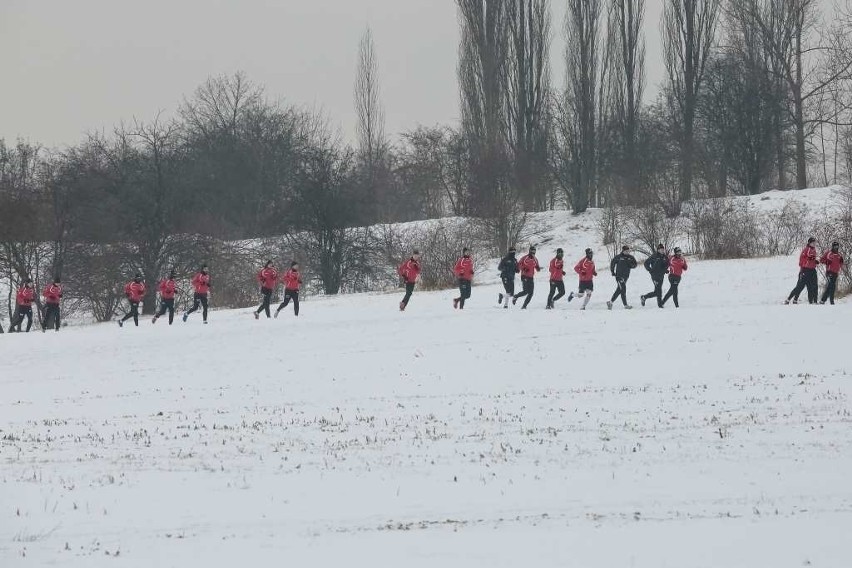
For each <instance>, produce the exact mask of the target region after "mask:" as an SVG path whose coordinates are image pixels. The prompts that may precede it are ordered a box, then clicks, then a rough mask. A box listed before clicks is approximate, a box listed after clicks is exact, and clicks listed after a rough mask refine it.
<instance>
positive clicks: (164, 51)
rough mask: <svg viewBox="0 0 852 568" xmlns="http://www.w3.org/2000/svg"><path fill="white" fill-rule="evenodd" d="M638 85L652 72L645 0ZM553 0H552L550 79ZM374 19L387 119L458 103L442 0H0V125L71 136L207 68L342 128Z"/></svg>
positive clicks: (557, 30)
mask: <svg viewBox="0 0 852 568" xmlns="http://www.w3.org/2000/svg"><path fill="white" fill-rule="evenodd" d="M647 4H648V14H647V17H646V23H645V32H646V38H647V41H648V75H649V77H648V78H649V90H650V91H652V92H653V91H656V88H655V84H656V83H657V82H658V81H659V80H660V79H661V77H662V70H661V65H660V64H659V62H658V61H659V31H658V29H659V26H658V22H659V15H660V10H661V8H660V6H661V4H662V0H649V1H648V3H647ZM563 5H564V0H552V6H553V12H554V13H553V17H554V45H553V47H552V57H553V72H554V80H555V81H557V82H558V83H559V84H561V82H562V80H563V76H564V71H563V65H562V63H561V60H562V56H561V53H562V41H561V34H562V32H561V28H562V18H563V14H564V7H563ZM367 25H369V26H371V27H372V29H373V34H374V37H375V42H376V48H377V52H378V58H379V66H380V79H381V83H382V95H383V102H384V105H385V109H386V116H387V131H388V133H389V134H396V133H397V132H400V131H402V130H406V129H409V128H412V127H413V126H415V125H417V124H418V123H422V124H435V123H447V122H451V121H455V120H456V119H457V117H458V91H457V88H456V59H457V57H456V52H457V44H458V31H457V28H458V24H457V22H456V7H455V2H454V1H453V0H230V1H226V0H145V1H139V0H0V77H2V83H0V84H2V86H0V137H4V138H6V139H7V140H14V139H15V138H17V137H23V138H26V139H29V140H31V141H34V142H36V141H37V142H41V143H44V144H46V145H49V146H52V145H65V144H73V143H75V142H77V141H79V140H80V139H82V137H83V136H84V135H85V133H86V132H87V131H90V130H99V129H110V128H112V126H113V125H114V124H117V123H118V122H120V121H121V120H130V119H132V118H133V117H137V118H141V119H146V118H150V117H152V116H154V115H155V114H156V113H157V112H158V111H160V110H162V111H165V112H166V113H172V112H173V111H174V110H175V108H176V107H177V106H178V104H179V103H180V101H181V98H182V96H183V95H185V94H190V93H191V92H192V90H193V89H194V88H195V87H196V86H197V85H199V84H200V83H202V82H203V81H204V80H205V79H206V78H207V77H208V76H210V75H218V74H222V73H233V72H235V71H238V70H243V71H245V72H246V73H247V74H248V76H249V78H250V79H251V80H253V81H255V82H256V83H259V84H262V85H264V86H265V88H266V92H267V94H268V95H269V96H271V97H273V98H281V99H283V100H284V101H286V102H290V103H296V104H299V105H307V106H310V107H317V108H321V109H323V110H324V111H325V112H326V113H327V114H328V116H329V117H330V118H331V119H332V120H333V121H334V122H335V123H337V124H339V125H340V127H341V129H342V131H343V133H344V134H345V135H346V136H350V134H351V132H352V131H353V129H354V111H353V109H352V82H353V79H354V75H355V66H356V60H357V46H358V40H359V38H360V36H361V34H362V33H363V31H364V29H365V27H366V26H367Z"/></svg>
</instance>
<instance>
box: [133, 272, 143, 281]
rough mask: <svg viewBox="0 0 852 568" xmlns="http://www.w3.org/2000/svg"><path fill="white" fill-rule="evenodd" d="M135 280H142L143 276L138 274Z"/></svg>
mask: <svg viewBox="0 0 852 568" xmlns="http://www.w3.org/2000/svg"><path fill="white" fill-rule="evenodd" d="M133 279H134V280H142V275H141V274H139V273H138V272H137V273H136V276H134V277H133Z"/></svg>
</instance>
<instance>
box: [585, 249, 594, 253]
mask: <svg viewBox="0 0 852 568" xmlns="http://www.w3.org/2000/svg"><path fill="white" fill-rule="evenodd" d="M593 253H594V251H593V250H592V249H590V248H587V249H586V254H593Z"/></svg>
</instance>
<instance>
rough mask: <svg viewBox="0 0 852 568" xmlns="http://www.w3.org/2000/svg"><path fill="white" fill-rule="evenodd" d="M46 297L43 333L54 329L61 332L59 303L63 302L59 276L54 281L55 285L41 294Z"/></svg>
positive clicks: (42, 324)
mask: <svg viewBox="0 0 852 568" xmlns="http://www.w3.org/2000/svg"><path fill="white" fill-rule="evenodd" d="M41 295H42V296H44V303H45V306H44V321H43V322H42V323H41V331H42V332H45V331H47V328H49V327H53V328H54V329H55V330H56V331H59V327H60V319H61V318H60V312H59V303H60V302H61V301H62V282H61V280H60V278H59V276H56V277H55V278H54V279H53V283H52V284H51V285H50V286H48V287H47V288H45V289H44V291H43V292H42V293H41Z"/></svg>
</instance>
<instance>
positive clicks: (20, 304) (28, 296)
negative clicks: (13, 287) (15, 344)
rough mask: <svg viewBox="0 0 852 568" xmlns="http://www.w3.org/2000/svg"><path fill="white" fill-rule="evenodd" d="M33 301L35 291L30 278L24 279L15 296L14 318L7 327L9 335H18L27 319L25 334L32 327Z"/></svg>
mask: <svg viewBox="0 0 852 568" xmlns="http://www.w3.org/2000/svg"><path fill="white" fill-rule="evenodd" d="M34 301H35V289H34V288H33V281H32V279H31V278H25V279H24V282H23V285H22V286H21V287H20V288H18V292H17V293H16V294H15V317H14V318H13V319H12V323H11V324H10V325H9V333H20V332H21V324H22V323H23V322H24V318H27V333H29V332H30V329H31V328H32V326H33V302H34Z"/></svg>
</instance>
